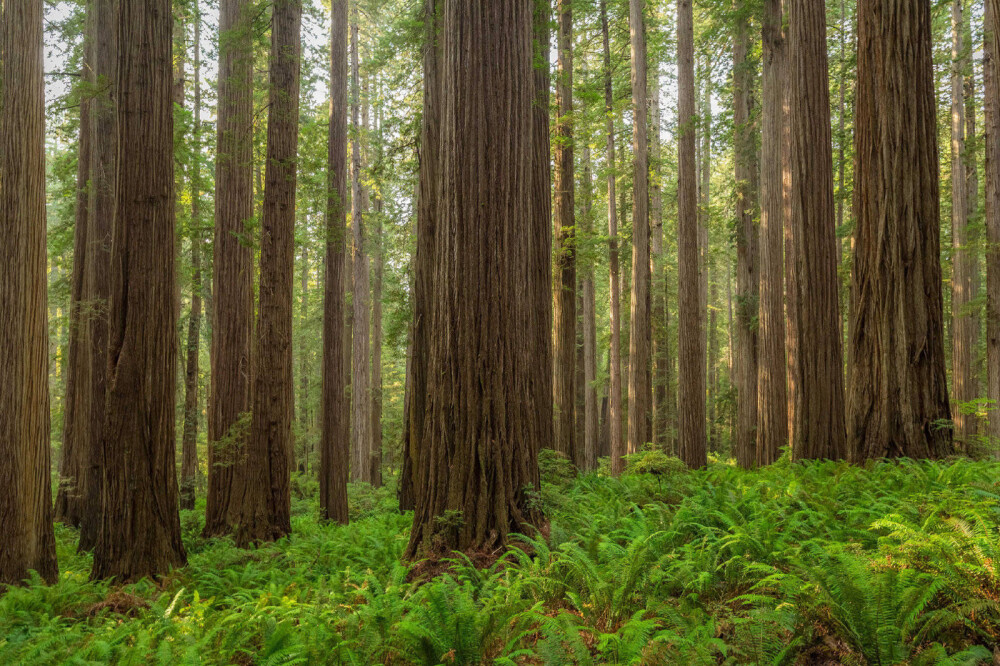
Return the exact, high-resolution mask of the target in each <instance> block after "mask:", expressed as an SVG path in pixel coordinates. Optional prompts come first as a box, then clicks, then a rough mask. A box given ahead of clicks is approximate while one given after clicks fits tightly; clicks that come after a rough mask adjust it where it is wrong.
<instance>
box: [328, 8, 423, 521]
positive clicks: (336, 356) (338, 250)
mask: <svg viewBox="0 0 1000 666" xmlns="http://www.w3.org/2000/svg"><path fill="white" fill-rule="evenodd" d="M347 30H348V27H347V0H334V2H333V6H332V11H331V15H330V91H331V94H330V136H329V142H328V144H327V163H328V167H329V171H328V175H327V177H328V181H327V204H326V277H325V280H324V293H323V388H322V398H321V402H322V410H321V411H322V432H321V434H320V467H319V496H320V499H319V503H320V511H321V512H322V514H323V517H324V518H325V519H327V520H332V521H335V522H338V523H341V524H347V522H348V521H349V519H350V517H349V515H348V510H347V479H348V465H349V463H350V417H349V416H348V413H347V405H348V403H347V373H346V368H345V363H344V360H345V359H344V346H345V345H346V341H345V331H344V305H345V300H344V282H345V279H346V273H345V268H346V266H345V263H346V261H345V259H346V252H347V248H346V238H345V236H346V225H347ZM404 478H405V475H404Z"/></svg>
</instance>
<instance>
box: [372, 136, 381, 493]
mask: <svg viewBox="0 0 1000 666" xmlns="http://www.w3.org/2000/svg"><path fill="white" fill-rule="evenodd" d="M379 146H381V138H380V139H379ZM374 241H375V242H374V246H375V247H374V248H373V254H372V264H373V266H372V402H371V414H372V449H371V477H372V485H374V486H375V487H376V488H378V487H380V486H381V485H382V273H383V262H384V259H383V258H382V242H383V241H382V197H381V195H380V194H378V193H376V195H375V238H374Z"/></svg>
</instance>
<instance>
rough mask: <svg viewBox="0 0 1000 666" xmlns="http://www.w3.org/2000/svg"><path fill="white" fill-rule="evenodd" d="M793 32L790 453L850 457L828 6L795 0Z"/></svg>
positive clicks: (790, 23)
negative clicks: (793, 307)
mask: <svg viewBox="0 0 1000 666" xmlns="http://www.w3.org/2000/svg"><path fill="white" fill-rule="evenodd" d="M789 32H790V40H791V43H790V49H789V52H788V53H789V59H788V62H790V63H792V67H791V71H790V78H789V82H790V87H791V88H792V89H794V90H795V94H794V95H791V109H790V130H791V135H792V150H791V155H790V163H791V172H792V191H791V205H792V215H791V220H790V222H791V227H792V238H793V242H794V252H793V258H794V261H795V267H794V273H795V275H796V280H795V288H796V290H797V291H796V294H795V305H796V311H795V320H796V334H797V340H796V345H795V348H796V351H797V353H798V364H797V375H796V384H797V386H798V389H797V391H796V393H795V398H796V400H795V422H794V424H793V427H792V432H793V433H794V439H793V441H792V453H793V456H794V457H795V458H797V459H801V458H829V459H841V458H845V457H847V449H846V441H845V437H844V432H845V431H844V384H843V382H844V371H843V368H844V357H843V350H842V347H841V340H840V288H839V286H838V282H839V280H838V277H837V235H836V226H835V220H834V204H833V143H832V137H831V129H830V127H831V125H830V87H829V82H828V74H827V72H828V63H827V44H826V10H825V8H824V7H823V6H822V5H819V4H817V3H815V2H813V1H812V0H791V7H790V13H789ZM798 276H803V279H798ZM806 276H808V279H805V277H806Z"/></svg>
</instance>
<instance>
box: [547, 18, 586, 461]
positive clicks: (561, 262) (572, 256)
mask: <svg viewBox="0 0 1000 666" xmlns="http://www.w3.org/2000/svg"><path fill="white" fill-rule="evenodd" d="M557 5H558V16H559V34H558V43H559V58H558V61H557V65H556V67H557V70H556V106H557V107H558V116H557V118H556V123H555V133H556V136H555V138H554V140H553V143H554V149H553V150H554V152H555V158H554V159H555V182H556V189H555V224H556V233H555V239H556V242H555V246H556V247H555V252H556V256H555V266H556V274H557V277H556V283H555V297H554V298H553V302H554V318H555V330H554V333H553V338H552V342H553V355H554V357H555V370H554V373H553V391H554V393H553V403H554V409H555V449H556V451H558V452H560V453H562V454H564V455H566V456H567V457H568V458H569V459H570V460H572V461H573V462H575V463H579V462H580V459H579V452H578V451H577V448H578V447H577V442H576V432H575V413H574V412H575V410H574V400H575V396H576V374H575V363H574V357H575V354H576V323H577V322H576V300H577V299H576V238H575V233H576V231H575V230H576V220H575V207H576V203H575V193H574V182H573V180H574V169H573V10H572V2H571V0H557Z"/></svg>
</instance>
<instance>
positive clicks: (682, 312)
mask: <svg viewBox="0 0 1000 666" xmlns="http://www.w3.org/2000/svg"><path fill="white" fill-rule="evenodd" d="M677 63H678V71H677V95H678V101H677V111H678V124H679V127H680V139H679V144H678V186H677V227H678V229H677V247H678V250H677V266H678V326H679V333H678V338H679V340H680V344H679V345H678V350H677V357H678V360H679V373H678V382H679V390H678V399H677V411H678V414H679V417H680V428H679V452H680V457H681V459H682V460H683V461H684V462H685V463H686V464H687V465H688V466H689V467H704V466H705V465H707V464H708V454H707V451H706V441H705V381H706V378H705V336H704V332H703V330H702V325H701V321H702V317H701V312H700V309H699V307H698V302H699V290H700V289H699V288H700V284H699V283H700V278H699V274H698V174H697V169H696V165H695V150H694V149H695V139H696V133H695V132H696V116H695V94H694V13H693V9H692V7H691V0H677ZM640 117H641V116H640ZM636 124H637V125H638V124H639V123H636ZM629 419H630V420H631V416H630V417H629Z"/></svg>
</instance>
